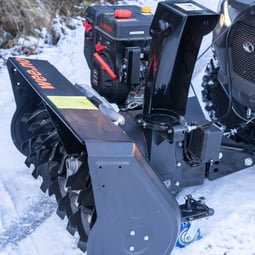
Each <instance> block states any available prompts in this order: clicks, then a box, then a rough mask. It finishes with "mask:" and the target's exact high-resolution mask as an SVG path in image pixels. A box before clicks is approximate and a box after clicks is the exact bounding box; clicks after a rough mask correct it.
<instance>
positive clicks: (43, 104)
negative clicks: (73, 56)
mask: <svg viewBox="0 0 255 255" xmlns="http://www.w3.org/2000/svg"><path fill="white" fill-rule="evenodd" d="M234 2H235V1H229V3H230V4H232V5H231V10H235V12H237V9H238V8H241V9H242V11H241V13H242V14H240V15H235V17H239V18H240V22H236V23H235V22H234V26H233V30H231V27H226V26H224V29H223V30H225V31H231V32H229V34H228V33H227V35H228V36H227V37H226V38H224V36H221V37H220V39H219V40H217V43H219V42H221V43H222V45H225V44H224V40H225V39H226V40H227V44H226V45H227V47H226V48H225V49H224V46H222V47H220V46H218V48H217V44H216V48H215V55H218V54H219V55H221V54H222V53H220V52H221V50H222V49H223V51H224V52H225V50H226V49H228V47H229V45H230V43H231V39H232V38H237V37H235V36H234V35H235V33H237V32H238V33H241V32H240V31H242V30H239V29H236V27H237V26H241V27H244V28H246V29H247V26H246V25H244V24H245V22H246V21H249V20H253V19H250V18H249V15H253V13H254V12H252V7H249V8H248V7H247V8H248V9H247V10H250V11H249V12H248V14H247V15H248V19H247V20H246V19H245V17H246V16H245V15H243V13H244V12H245V10H246V7H244V4H242V3H241V2H239V1H236V5H235V4H234ZM224 3H225V2H223V3H222V5H224ZM227 7H228V6H227ZM229 8H230V7H229ZM143 11H144V9H143ZM217 21H218V15H217V14H215V13H214V12H212V11H210V10H208V9H207V8H205V7H203V6H202V5H200V4H198V3H196V2H193V1H185V0H181V1H173V0H171V1H166V2H160V3H159V4H158V7H157V10H156V12H155V15H154V16H152V15H151V14H148V13H144V12H141V11H140V8H139V7H136V6H107V7H106V6H92V7H89V8H88V9H87V11H86V20H85V22H84V26H85V47H84V53H85V57H86V59H87V61H88V64H89V68H90V69H91V85H92V87H93V88H94V89H95V90H96V91H97V92H98V93H99V94H100V95H98V94H97V92H96V91H94V90H93V88H88V87H86V86H82V85H76V86H74V85H73V84H71V83H70V82H69V81H68V80H67V79H66V78H65V77H63V75H62V74H61V73H59V72H58V70H57V69H56V68H54V67H53V66H52V65H50V64H49V63H48V62H47V61H43V60H32V59H24V58H10V59H9V60H8V70H9V74H10V78H11V82H12V87H13V93H14V96H15V101H16V104H17V109H16V112H15V114H14V116H13V120H12V125H11V133H12V139H13V142H14V144H15V145H16V147H17V148H18V149H19V150H20V151H21V152H22V153H23V154H24V155H25V156H26V162H25V163H26V164H27V166H31V165H33V168H34V169H33V173H32V174H33V176H34V177H35V178H37V177H39V176H40V177H41V178H42V185H41V189H42V190H43V191H44V192H46V191H48V192H49V195H55V197H56V200H57V202H58V210H57V213H58V215H59V216H60V217H61V218H64V217H65V216H67V218H68V226H67V229H68V231H69V232H70V233H71V234H74V233H75V232H78V234H79V236H80V239H79V243H78V246H79V247H80V248H81V249H82V250H83V251H87V254H88V255H122V254H123V255H124V254H129V255H131V254H136V255H138V254H139V255H155V254H157V255H168V254H170V253H171V251H172V250H173V248H174V247H175V246H176V244H177V246H179V247H184V246H185V245H187V244H189V243H191V242H192V241H194V240H196V239H199V238H200V230H199V226H198V222H199V220H200V219H203V218H205V217H208V216H210V215H213V213H214V211H213V209H211V208H209V207H208V206H207V205H206V203H205V200H204V199H202V198H200V199H198V200H196V199H194V198H193V197H192V196H191V195H187V196H186V198H185V203H184V204H182V205H178V203H177V202H176V199H175V195H176V194H177V193H178V192H179V191H180V190H181V189H182V188H184V187H188V186H193V185H200V184H202V183H203V181H204V179H205V178H209V179H214V178H217V177H220V176H223V175H226V174H227V173H228V172H234V171H237V170H240V166H241V165H240V163H239V161H238V160H239V159H240V158H242V159H244V158H243V157H244V155H245V157H246V158H245V160H244V162H245V164H244V165H242V168H245V167H248V166H251V165H253V161H254V155H253V153H252V152H251V150H249V148H252V150H253V146H252V145H251V147H249V145H250V144H252V142H253V140H252V141H251V142H250V143H249V141H248V140H245V139H244V137H245V132H246V130H247V129H246V128H248V130H249V133H248V134H250V135H248V137H249V138H251V137H252V139H253V136H252V130H253V118H254V117H252V116H254V115H253V107H252V106H251V105H247V104H246V100H239V101H238V102H239V104H238V109H239V108H240V109H243V111H244V110H245V112H246V114H248V113H250V115H249V117H248V116H246V117H245V120H247V121H244V123H245V124H246V127H245V129H244V130H243V132H237V133H238V135H237V136H236V135H235V134H232V133H233V132H232V133H231V132H230V131H233V130H232V129H231V128H232V127H231V128H230V129H229V130H227V131H228V132H230V135H226V130H223V128H222V126H223V125H224V124H226V127H230V125H228V122H227V121H226V122H224V121H225V120H226V119H225V118H220V121H215V120H214V118H213V121H208V120H206V119H205V117H204V114H203V112H202V109H201V107H200V105H199V102H198V99H197V98H196V97H195V96H192V97H188V93H189V91H190V90H191V88H190V81H191V76H192V73H193V69H194V65H195V62H196V59H197V55H198V51H199V47H200V43H201V40H202V37H203V36H204V35H205V34H207V33H209V32H210V31H211V30H212V29H213V28H214V27H215V25H216V23H217ZM219 25H220V24H219ZM219 25H218V26H219ZM248 28H249V29H250V30H251V31H253V27H252V26H248ZM217 31H219V30H216V32H217ZM238 38H240V37H239V35H238ZM235 42H236V43H237V42H239V41H238V40H236V41H234V45H235ZM241 45H242V47H243V49H244V50H245V51H251V52H250V53H249V52H247V54H253V50H252V49H253V48H252V46H251V45H253V41H252V39H251V38H247V39H245V40H244V42H243V43H242V44H241ZM237 48H238V47H237ZM238 49H239V48H238ZM242 53H243V52H242ZM245 54H246V53H245ZM224 56H225V55H224ZM226 56H228V57H229V56H231V54H227V55H226ZM219 59H220V57H219ZM228 60H229V59H228ZM231 60H232V61H233V58H232V59H231ZM212 62H213V61H211V62H210V63H212ZM222 63H225V62H224V61H223V62H222ZM230 63H231V64H232V62H230ZM209 67H210V68H209V70H213V72H212V73H208V75H207V76H206V77H205V78H204V81H205V82H206V81H209V80H210V79H209V78H208V77H214V78H215V76H214V75H216V76H217V72H216V71H218V72H220V70H221V66H220V67H217V68H215V69H213V67H214V66H213V65H212V64H211V65H210V66H209ZM222 68H224V66H223V67H222ZM228 71H229V72H230V71H231V69H230V65H228ZM208 72H209V71H208ZM223 74H224V71H223ZM232 77H234V76H231V78H232ZM226 78H227V79H228V78H230V75H228V76H227V77H226ZM227 79H222V80H224V81H227ZM232 79H233V78H232ZM213 81H215V79H213ZM220 81H221V80H220ZM220 81H219V82H217V83H216V85H217V86H219V87H220V88H221V86H220ZM247 82H248V81H247ZM249 82H252V81H249ZM210 84H211V82H210V83H209V82H207V83H206V84H204V85H203V86H204V91H205V92H206V93H207V94H206V95H208V96H211V98H213V99H215V100H216V101H213V100H211V101H212V102H213V103H212V105H213V107H214V108H213V110H214V111H215V112H216V116H218V115H217V114H220V113H221V112H217V111H216V110H215V109H216V107H215V106H216V105H218V102H217V100H221V98H222V97H218V98H217V99H216V97H217V95H216V94H214V92H210V91H215V93H216V92H217V91H218V90H220V89H219V87H217V86H216V88H217V90H216V89H215V90H213V88H214V87H213V88H212V89H211V87H210V86H209V85H210ZM224 84H225V83H224ZM232 84H233V85H234V80H232V82H231V85H232ZM229 88H231V86H229V87H226V89H225V90H223V91H224V92H226V91H228V92H229V91H230V89H229ZM235 90H236V92H238V91H240V93H241V91H242V90H239V87H235ZM208 91H209V92H210V93H211V94H210V93H209V92H208ZM220 91H221V90H220ZM234 94H235V92H233V99H232V98H231V96H232V94H228V96H226V97H225V99H228V100H230V99H231V103H233V102H235V103H236V101H237V97H238V96H237V94H238V93H237V94H235V96H234ZM220 95H223V93H220ZM224 95H225V94H224ZM101 96H104V97H105V98H106V99H107V100H108V101H110V102H111V103H116V104H118V107H119V108H120V109H121V110H120V112H118V113H117V112H114V109H115V108H113V107H112V105H111V104H110V103H109V102H108V101H107V100H106V99H104V98H102V97H101ZM248 97H249V96H248ZM223 99H224V97H223ZM208 102H209V100H208ZM214 102H216V103H214ZM220 102H221V101H220ZM220 102H219V103H220ZM223 102H225V101H223ZM251 102H252V100H251ZM229 105H230V104H229ZM231 106H232V104H231ZM235 106H236V104H235ZM220 109H221V108H220ZM230 109H235V111H236V108H234V106H233V107H232V108H231V107H230ZM231 112H232V111H231ZM233 112H234V110H233ZM233 112H232V114H233ZM228 113H229V112H228ZM239 115H240V114H238V115H237V117H240V116H239ZM231 116H232V115H231ZM224 117H225V116H224ZM243 118H244V117H242V118H241V120H243ZM247 118H248V119H247ZM223 120H224V121H223ZM227 120H228V121H229V122H230V121H231V118H230V115H229V118H228V119H227ZM238 123H240V127H244V125H242V124H243V123H242V122H240V121H239V122H238ZM116 124H117V125H116ZM219 124H220V125H219ZM238 130H239V129H238ZM233 137H235V138H236V139H233ZM222 138H223V139H222ZM226 141H227V142H228V144H227V146H226ZM237 143H238V146H237ZM241 145H245V146H244V147H242V146H241ZM240 148H241V149H240ZM230 155H231V156H230ZM236 155H237V157H235V156H236ZM240 155H241V156H240ZM228 160H229V162H230V165H228V164H227V162H228ZM234 160H237V162H236V163H237V164H236V165H235V164H234V163H235V161H234ZM221 166H224V168H225V167H226V169H229V170H222V167H221Z"/></svg>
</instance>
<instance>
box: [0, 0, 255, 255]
mask: <svg viewBox="0 0 255 255" xmlns="http://www.w3.org/2000/svg"><path fill="white" fill-rule="evenodd" d="M199 2H200V3H202V4H204V5H206V6H208V7H209V8H211V9H214V10H215V9H216V7H217V2H218V1H215V0H200V1H199ZM139 3H140V2H139ZM141 3H145V4H147V5H151V6H153V7H154V6H156V3H157V2H156V1H148V2H146V1H142V2H141ZM83 32H84V31H83V27H82V26H79V27H78V28H77V29H76V30H72V31H71V30H70V31H68V33H67V34H66V35H65V38H63V39H61V40H60V42H59V44H58V46H56V47H44V48H43V50H42V52H41V53H40V54H38V55H35V56H32V57H33V58H38V59H46V60H48V61H49V62H51V63H52V64H53V65H55V66H56V67H57V68H58V69H59V70H60V71H61V72H62V73H63V74H64V75H65V76H66V77H67V78H68V79H69V80H70V81H71V82H73V83H75V82H77V83H83V84H84V83H85V84H89V70H88V68H87V65H86V62H85V59H84V56H83ZM208 41H209V39H207V40H206V42H205V46H206V45H208ZM0 53H1V54H8V52H6V51H4V52H0ZM200 63H201V67H204V66H205V65H206V58H205V57H203V59H202V60H201V61H200ZM200 69H201V68H199V70H200ZM201 75H202V73H201V72H198V73H197V75H196V77H194V79H193V84H195V85H197V86H199V84H200V83H199V81H200V80H201ZM0 79H1V85H0V109H1V114H0V137H1V139H0V155H1V165H0V255H44V254H48V255H63V254H65V255H81V254H84V253H82V252H81V251H80V250H79V249H78V248H77V245H76V244H77V240H78V237H77V236H74V237H73V236H71V235H70V234H69V233H68V232H67V231H66V223H67V221H66V219H65V220H61V219H60V218H59V217H58V216H57V215H56V213H55V210H56V207H57V205H56V202H55V200H54V199H53V198H49V197H48V196H47V195H45V194H44V193H42V192H41V190H40V180H34V179H33V177H32V176H31V172H32V169H28V168H27V167H26V166H25V165H24V160H25V158H24V156H23V155H21V154H20V152H19V151H18V150H17V149H16V148H15V146H14V145H13V143H12V140H11V135H10V123H11V118H12V115H13V113H14V110H15V101H14V98H13V95H12V91H11V84H10V81H9V76H8V72H7V69H6V66H5V65H3V64H1V63H0ZM254 181H255V172H254V167H251V168H248V169H245V170H243V171H240V172H237V173H235V174H232V175H229V176H225V177H223V178H221V179H218V180H215V181H211V182H210V181H207V180H206V181H205V183H204V184H203V185H201V186H196V187H191V188H186V189H184V190H183V191H182V192H181V193H180V194H179V195H178V197H177V199H178V200H179V201H180V202H183V197H184V196H185V195H186V194H192V195H193V196H194V197H195V198H198V197H200V196H204V197H206V202H207V204H208V205H209V206H210V207H212V208H214V209H215V215H214V216H212V217H210V218H209V219H204V220H201V222H200V228H201V232H202V238H201V239H200V240H198V241H196V242H194V243H192V244H191V245H189V246H187V247H186V248H183V249H181V248H175V249H174V250H173V252H172V254H173V255H180V254H181V255H199V254H207V255H255V247H254V243H255V196H254V194H255V185H254ZM106 255H111V254H106ZM120 255H121V254H120ZM155 255H161V254H155Z"/></svg>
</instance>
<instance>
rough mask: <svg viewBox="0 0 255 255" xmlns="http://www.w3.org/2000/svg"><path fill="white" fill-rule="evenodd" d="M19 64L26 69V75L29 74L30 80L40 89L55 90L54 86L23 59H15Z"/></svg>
mask: <svg viewBox="0 0 255 255" xmlns="http://www.w3.org/2000/svg"><path fill="white" fill-rule="evenodd" d="M16 60H17V61H18V62H19V64H20V65H21V66H23V67H26V68H27V69H28V70H26V72H27V73H29V74H30V75H31V77H32V79H33V80H34V81H35V82H36V83H37V84H38V85H39V86H40V88H42V89H55V88H54V86H53V85H52V84H51V83H50V82H49V81H48V80H47V79H46V78H45V77H43V75H42V74H41V73H40V72H39V71H38V70H37V68H36V67H35V66H34V65H33V64H32V63H31V62H30V61H29V60H28V59H25V58H16Z"/></svg>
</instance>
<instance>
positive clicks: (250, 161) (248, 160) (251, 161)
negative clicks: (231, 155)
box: [244, 158, 253, 167]
mask: <svg viewBox="0 0 255 255" xmlns="http://www.w3.org/2000/svg"><path fill="white" fill-rule="evenodd" d="M244 165H245V166H246V167H248V166H252V165H253V160H252V158H245V159H244Z"/></svg>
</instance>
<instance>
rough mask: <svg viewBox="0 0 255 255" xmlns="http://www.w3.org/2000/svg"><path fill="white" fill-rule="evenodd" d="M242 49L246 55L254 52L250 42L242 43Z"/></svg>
mask: <svg viewBox="0 0 255 255" xmlns="http://www.w3.org/2000/svg"><path fill="white" fill-rule="evenodd" d="M243 49H244V50H245V51H246V52H247V53H252V52H254V49H255V48H254V45H253V43H252V42H249V41H246V42H244V43H243Z"/></svg>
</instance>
